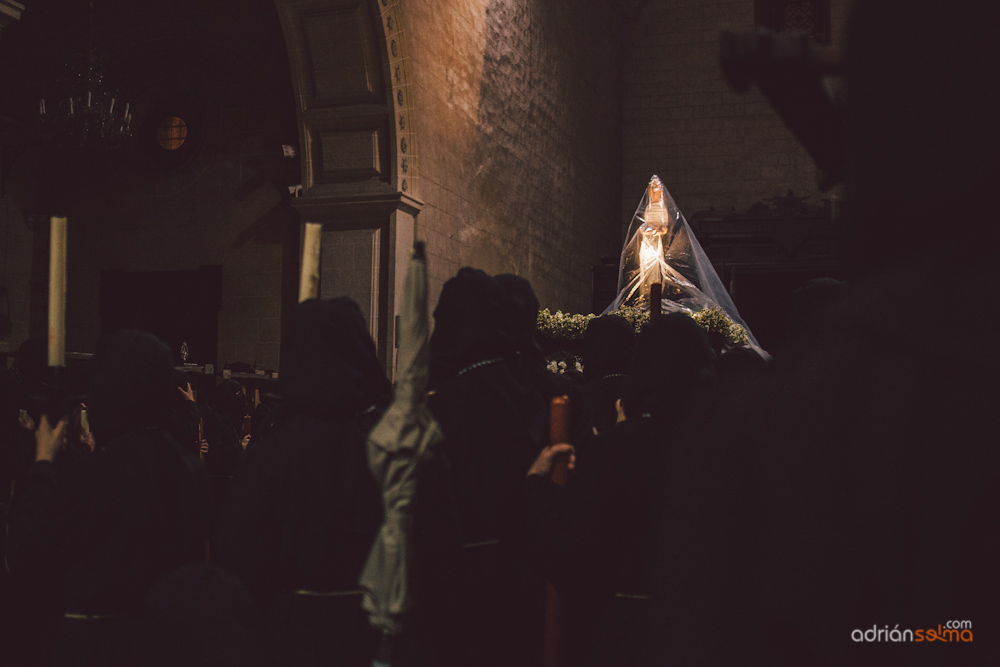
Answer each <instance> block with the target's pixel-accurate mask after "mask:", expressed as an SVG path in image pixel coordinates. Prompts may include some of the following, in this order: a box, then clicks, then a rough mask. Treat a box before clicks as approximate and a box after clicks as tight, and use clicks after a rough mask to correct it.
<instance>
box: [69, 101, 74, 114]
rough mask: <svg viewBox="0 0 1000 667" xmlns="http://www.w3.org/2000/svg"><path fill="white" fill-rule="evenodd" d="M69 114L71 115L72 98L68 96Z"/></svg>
mask: <svg viewBox="0 0 1000 667" xmlns="http://www.w3.org/2000/svg"><path fill="white" fill-rule="evenodd" d="M69 115H70V116H72V115H73V98H72V97H71V98H69Z"/></svg>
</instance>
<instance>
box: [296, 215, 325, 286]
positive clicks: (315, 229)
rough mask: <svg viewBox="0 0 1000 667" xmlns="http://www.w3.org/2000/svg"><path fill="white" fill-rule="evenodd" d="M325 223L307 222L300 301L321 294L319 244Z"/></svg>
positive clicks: (303, 247) (300, 282)
mask: <svg viewBox="0 0 1000 667" xmlns="http://www.w3.org/2000/svg"><path fill="white" fill-rule="evenodd" d="M322 227H323V225H322V224H321V223H318V222H307V223H306V230H305V236H304V238H303V240H302V274H301V279H300V281H299V302H300V303H301V302H303V301H305V300H306V299H315V298H317V297H318V296H319V245H320V230H321V229H322Z"/></svg>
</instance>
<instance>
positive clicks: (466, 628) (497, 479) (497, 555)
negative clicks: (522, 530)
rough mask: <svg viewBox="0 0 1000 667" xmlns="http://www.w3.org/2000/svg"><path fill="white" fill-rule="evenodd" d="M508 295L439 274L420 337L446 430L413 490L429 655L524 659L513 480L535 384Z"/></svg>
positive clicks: (536, 587) (524, 575) (477, 281)
mask: <svg viewBox="0 0 1000 667" xmlns="http://www.w3.org/2000/svg"><path fill="white" fill-rule="evenodd" d="M516 321H519V320H518V314H517V310H516V307H515V305H514V303H513V301H512V300H511V298H510V297H509V295H508V294H507V293H505V291H504V290H503V289H502V288H501V287H500V285H499V284H498V282H497V281H496V280H495V279H494V278H491V277H490V276H488V275H486V274H485V273H483V272H482V271H478V270H474V269H470V268H464V269H461V270H460V271H459V272H458V274H457V275H456V276H455V277H454V278H452V279H451V280H449V281H448V282H447V283H445V285H444V288H443V290H442V291H441V296H440V298H439V300H438V305H437V308H436V309H435V311H434V322H435V324H434V332H433V334H432V336H431V339H430V357H431V379H432V383H433V386H434V387H435V389H436V391H435V393H434V394H433V395H432V396H431V397H430V401H429V405H430V409H431V411H432V412H433V414H434V416H435V418H436V419H437V421H438V424H439V425H440V427H441V430H442V432H443V434H444V440H443V441H442V443H441V445H440V447H439V448H438V451H437V455H436V458H435V459H434V460H432V461H431V462H430V463H429V464H428V465H427V466H426V467H425V468H424V470H423V472H422V474H421V479H420V486H419V490H418V495H417V518H416V525H417V528H416V530H417V537H416V543H417V544H416V546H417V563H416V567H417V570H416V596H415V597H416V601H417V602H416V605H417V607H416V611H415V615H416V619H417V623H418V626H419V630H418V632H419V634H420V636H421V641H422V644H423V645H424V648H425V651H426V655H425V661H426V662H427V663H428V664H433V665H470V664H479V665H531V664H535V663H536V662H537V661H538V657H539V656H540V655H541V647H540V643H539V642H540V636H539V635H538V633H537V629H538V627H539V626H540V624H539V620H538V619H539V618H540V614H541V610H540V607H539V604H540V595H541V591H542V582H541V581H540V580H538V581H537V582H536V581H534V580H533V579H532V577H531V575H530V573H529V572H528V570H527V567H526V564H525V562H524V558H523V556H522V555H521V552H522V550H521V547H520V546H519V545H518V539H517V531H516V528H517V525H518V519H517V510H518V508H519V506H520V503H519V499H518V497H517V492H518V488H519V482H520V479H521V477H522V476H523V475H524V470H525V469H526V467H527V466H528V465H529V464H530V463H531V461H533V460H534V458H535V456H536V455H537V454H538V451H539V449H540V448H541V445H542V442H541V441H540V434H539V429H538V419H539V418H540V416H541V409H542V407H543V406H542V405H540V394H539V393H538V392H537V391H536V390H535V389H534V388H532V387H531V386H529V385H526V384H522V383H521V382H519V381H518V378H517V376H516V374H515V372H514V370H513V366H512V365H511V361H512V359H513V357H514V354H515V351H516V350H517V342H516V341H515V339H514V336H513V335H512V333H511V322H516Z"/></svg>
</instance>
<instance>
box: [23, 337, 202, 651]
mask: <svg viewBox="0 0 1000 667" xmlns="http://www.w3.org/2000/svg"><path fill="white" fill-rule="evenodd" d="M94 365H95V374H94V378H93V381H92V387H91V395H90V397H89V399H88V401H89V406H90V417H91V425H92V426H93V430H94V434H95V437H96V438H97V441H98V443H100V446H101V451H99V452H97V453H96V454H94V455H92V456H88V457H85V458H83V459H81V460H80V461H79V462H77V463H76V465H73V466H67V467H64V468H63V469H62V471H61V472H59V471H58V470H57V467H58V466H56V465H53V464H52V463H49V462H47V461H40V462H36V463H34V464H32V466H31V467H30V468H29V470H28V471H27V472H26V474H25V475H24V476H23V477H22V478H21V479H20V480H19V481H18V482H17V484H16V490H15V495H14V499H13V501H12V505H11V508H10V516H9V543H8V554H7V556H8V557H7V562H8V564H9V566H10V568H11V574H12V576H13V577H14V578H15V579H16V580H17V581H18V582H19V583H20V584H22V585H23V586H24V588H23V589H22V590H21V592H22V593H24V594H25V595H28V596H30V595H32V592H33V591H41V592H49V591H51V590H52V589H51V588H50V586H51V585H52V584H53V583H54V584H55V586H56V588H57V594H58V596H59V598H60V599H61V604H60V605H59V607H60V609H61V612H62V613H64V614H67V615H68V616H65V617H64V618H63V619H62V620H61V621H60V622H59V623H58V624H57V627H58V633H59V634H58V638H56V639H55V641H54V652H53V655H52V660H53V661H54V662H55V663H56V664H132V663H133V661H134V654H133V652H132V651H134V649H135V646H134V643H133V640H134V637H135V635H134V632H133V629H134V623H135V617H136V614H137V612H138V610H139V608H140V606H141V601H142V598H143V595H144V594H145V592H146V590H147V589H148V588H149V586H150V585H152V583H153V581H154V580H155V579H156V578H157V577H159V576H160V575H162V574H164V573H166V572H168V571H170V570H172V569H174V568H176V567H178V566H180V565H182V564H184V563H188V562H194V561H197V560H199V559H202V558H204V553H205V540H206V538H207V529H206V524H205V520H204V516H205V515H204V508H205V506H206V505H207V504H208V502H209V501H208V491H207V483H206V480H205V476H204V471H203V470H202V468H201V466H200V465H199V464H198V462H197V461H196V460H195V459H194V458H193V457H192V456H191V455H190V454H189V453H188V452H185V451H184V450H183V448H182V447H181V446H180V445H179V444H178V443H177V442H176V441H174V439H173V438H172V437H170V435H168V434H167V433H166V431H164V430H162V429H161V428H160V427H159V426H158V425H157V424H162V423H163V422H164V421H165V417H166V415H165V412H164V406H165V405H166V404H167V399H168V397H169V391H170V390H172V389H173V387H172V386H170V382H169V371H170V367H171V355H170V350H169V348H167V347H166V346H165V345H163V343H161V342H160V341H158V340H157V339H155V338H153V337H152V336H149V335H148V334H142V333H138V332H122V333H119V334H115V335H113V336H109V337H107V338H105V339H102V340H101V341H100V342H99V343H98V349H97V353H96V355H95V357H94ZM83 616H91V617H93V616H97V617H100V618H97V619H94V620H86V619H83V618H81V617H83ZM30 620H32V621H34V622H35V623H36V624H35V625H34V627H25V628H24V631H25V633H26V635H27V636H32V635H35V636H33V637H32V639H33V642H34V648H33V649H29V650H32V651H33V652H34V654H35V656H36V657H37V658H38V659H39V660H41V659H43V658H47V657H48V656H46V655H44V653H45V651H46V650H47V649H50V648H52V647H53V637H51V636H49V637H45V636H38V633H45V632H49V631H51V630H52V629H53V626H52V625H51V624H48V625H45V624H43V623H41V622H39V619H37V618H35V619H30Z"/></svg>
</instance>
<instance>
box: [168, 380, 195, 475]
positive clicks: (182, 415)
mask: <svg viewBox="0 0 1000 667" xmlns="http://www.w3.org/2000/svg"><path fill="white" fill-rule="evenodd" d="M171 377H172V378H173V383H174V387H175V389H174V393H173V395H172V396H171V397H170V414H169V416H168V417H167V430H168V431H170V435H172V436H174V440H176V441H177V442H179V443H180V444H181V446H182V447H184V449H186V450H188V451H189V452H191V454H193V455H194V456H196V457H197V456H199V455H200V454H201V441H200V440H199V439H198V421H199V420H200V419H201V414H200V413H199V412H198V404H197V403H196V402H195V401H190V400H188V399H187V397H186V396H185V395H184V394H183V393H181V392H180V391H179V390H181V389H183V390H185V391H186V390H187V389H188V388H189V387H190V386H191V381H190V379H189V378H188V376H187V373H185V372H184V371H179V370H174V372H173V374H172V376H171Z"/></svg>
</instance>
